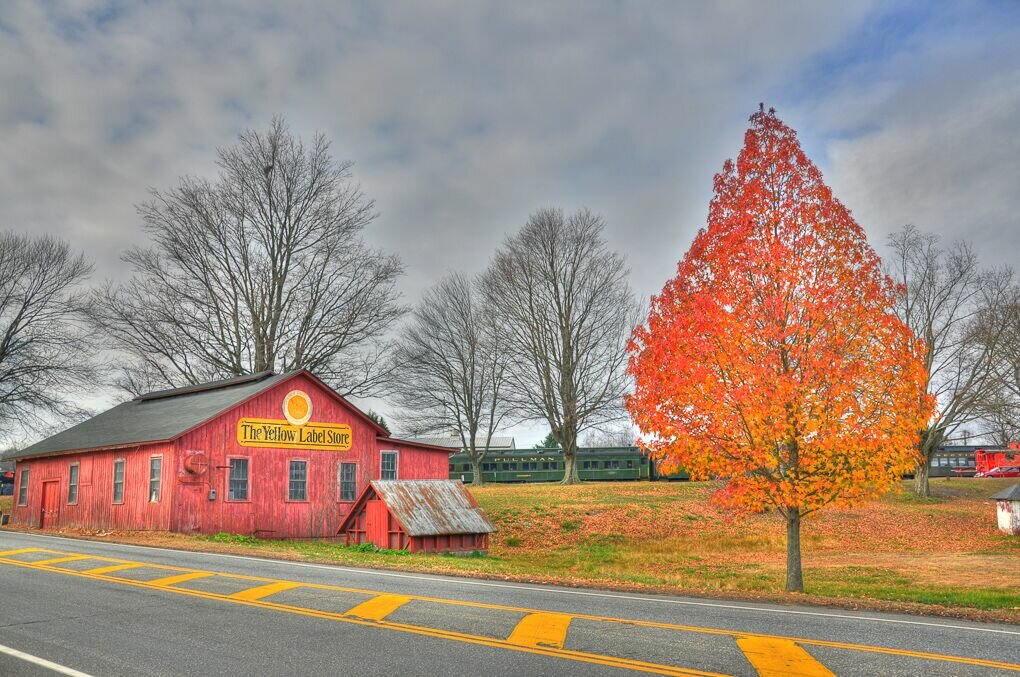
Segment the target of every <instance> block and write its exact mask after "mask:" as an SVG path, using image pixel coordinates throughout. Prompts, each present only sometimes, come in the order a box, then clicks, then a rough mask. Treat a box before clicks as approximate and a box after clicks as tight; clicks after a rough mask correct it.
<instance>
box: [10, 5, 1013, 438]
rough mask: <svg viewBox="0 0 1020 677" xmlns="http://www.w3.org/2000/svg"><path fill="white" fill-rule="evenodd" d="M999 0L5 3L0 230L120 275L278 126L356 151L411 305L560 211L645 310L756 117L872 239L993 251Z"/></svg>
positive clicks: (1000, 213) (1005, 123) (379, 237)
mask: <svg viewBox="0 0 1020 677" xmlns="http://www.w3.org/2000/svg"><path fill="white" fill-rule="evenodd" d="M996 7H998V6H996V5H989V6H985V5H983V4H971V5H967V6H966V7H965V8H962V9H959V10H953V11H950V10H945V9H943V10H940V12H935V11H934V10H932V11H929V10H928V9H927V8H926V4H920V5H914V4H912V3H901V4H893V5H890V4H889V3H879V4H872V3H868V2H848V3H816V2H799V3H797V2H789V3H781V4H779V3H753V2H747V3H737V2H726V3H702V4H694V5H692V4H686V5H683V4H677V3H671V2H662V3H656V2H645V3H615V2H585V3H562V4H553V3H546V2H536V3H527V2H524V3H452V2H451V3H444V2H433V3H417V2H408V3H364V4H361V3H359V4H340V3H335V2H321V3H316V2H304V3H298V4H296V5H293V4H290V3H288V4H286V5H284V4H282V3H264V4H261V5H256V4H255V3H251V2H241V1H237V2H223V3H205V2H174V3H170V2H166V3H126V2H124V3H121V2H79V3H74V4H70V5H59V6H58V5H50V4H43V3H31V2H24V3H4V4H3V5H2V6H0V92H2V94H3V95H2V97H0V138H2V139H3V147H2V148H0V157H2V158H3V160H2V161H0V227H4V228H11V229H17V230H25V231H32V232H40V231H46V232H52V233H56V234H59V235H61V236H63V237H65V238H67V239H69V240H70V241H71V242H72V243H73V244H74V245H75V246H76V247H79V248H82V249H84V250H85V251H86V253H87V254H88V255H89V256H90V257H92V258H93V259H94V260H96V262H97V270H98V273H99V276H110V277H115V278H116V277H120V276H123V275H125V274H126V273H127V272H128V271H126V270H125V268H124V265H123V264H122V263H121V262H120V261H119V258H118V257H119V253H120V251H122V250H123V249H124V248H125V247H127V246H129V245H132V244H137V243H141V242H144V234H143V233H142V232H141V230H140V227H139V219H138V218H137V216H136V214H135V211H134V205H135V204H137V203H139V202H141V201H142V200H144V199H145V198H146V195H147V190H148V189H149V188H150V187H156V188H166V187H168V186H170V185H173V184H174V183H175V182H176V180H177V177H179V176H181V175H183V174H196V175H209V174H211V173H212V172H213V171H214V154H215V148H216V147H217V146H222V145H228V144H230V143H232V142H233V140H234V138H235V137H236V135H237V133H238V132H239V131H241V130H243V129H245V128H248V127H252V126H254V127H264V126H265V125H266V124H267V123H268V121H269V119H270V118H271V116H272V115H273V114H274V113H282V114H283V115H285V116H286V117H287V118H288V119H289V121H290V122H291V124H292V125H293V126H294V128H295V130H296V131H298V132H299V133H301V134H304V135H310V134H311V133H312V132H313V131H316V130H319V131H322V132H324V133H325V134H326V135H327V136H328V137H329V138H331V139H332V140H333V143H334V151H335V153H336V155H337V156H338V157H341V158H347V159H352V160H355V161H356V163H357V164H356V167H355V176H356V178H357V180H358V181H360V182H361V184H362V187H363V189H364V190H365V192H366V193H367V194H368V195H369V196H370V197H372V198H374V199H375V200H376V203H377V207H378V210H379V212H380V217H379V219H378V220H377V221H376V222H375V223H374V224H373V225H372V226H371V227H370V229H369V232H368V233H367V234H366V237H367V239H368V240H369V241H370V242H371V243H372V244H373V245H375V246H378V247H382V248H384V249H387V250H389V251H393V252H396V253H398V254H399V255H400V256H401V257H403V259H404V260H405V262H406V263H407V267H408V275H407V276H406V278H405V279H404V281H403V282H402V288H403V290H404V292H405V294H406V296H407V297H408V298H409V299H411V300H414V299H415V298H417V295H418V293H419V292H420V290H421V289H422V288H424V287H425V286H427V285H429V284H431V283H432V282H434V281H435V280H436V279H437V278H438V277H439V276H440V275H442V274H443V273H445V272H446V271H448V270H464V271H466V272H469V273H472V272H476V271H478V270H480V269H481V268H483V267H484V265H485V263H486V261H487V260H488V257H489V256H490V255H491V253H492V252H493V250H494V248H495V247H496V246H498V244H499V243H500V242H501V241H502V239H503V238H504V237H505V235H506V234H507V233H509V232H512V231H513V230H516V229H517V228H518V227H519V226H520V225H521V224H522V223H523V222H524V221H525V220H526V218H527V217H528V215H529V214H530V213H531V212H533V211H534V210H535V209H537V208H539V207H542V206H548V205H561V206H563V207H564V208H566V209H575V208H577V207H579V206H582V205H587V206H589V207H590V208H592V209H594V210H596V211H599V212H602V213H603V214H604V215H605V216H606V218H607V221H608V223H609V230H608V236H609V238H610V240H611V242H612V243H613V244H614V246H616V247H617V248H619V249H620V250H621V251H623V252H624V253H625V254H627V256H628V258H629V261H630V265H631V267H632V270H633V282H634V285H635V288H636V289H637V290H638V291H639V292H640V293H641V294H642V295H649V294H652V293H654V292H656V291H658V289H660V288H661V286H662V284H663V282H664V281H665V279H666V278H667V277H669V276H670V275H672V273H673V271H674V269H675V265H676V261H677V260H678V259H679V258H680V257H681V256H682V255H683V253H684V251H685V250H686V248H687V246H688V244H689V243H690V240H691V239H692V237H693V235H694V233H695V232H696V230H697V228H698V227H700V226H702V225H703V223H704V220H705V216H706V213H707V205H708V200H709V197H710V191H711V180H712V175H713V173H714V172H716V171H718V169H719V168H720V167H721V165H722V161H723V160H724V159H725V158H727V157H733V156H734V155H735V154H736V152H737V151H738V150H739V147H740V144H741V141H742V134H743V130H744V128H745V125H746V119H747V116H748V115H749V114H750V113H751V112H752V111H753V110H754V109H755V108H756V106H757V103H758V102H759V101H766V102H768V103H769V104H771V105H775V106H776V107H777V108H778V109H779V111H780V114H781V115H783V116H784V117H785V118H786V119H787V121H788V122H791V123H793V124H794V125H795V126H796V127H797V128H798V129H799V130H800V131H801V133H802V136H803V138H804V139H805V142H806V144H807V146H808V148H809V150H810V151H811V152H813V153H816V159H818V160H819V162H820V163H821V164H822V165H823V168H824V169H825V170H826V173H827V177H828V178H829V179H830V180H831V181H832V183H833V186H834V187H835V189H836V191H837V194H838V195H839V196H840V197H841V198H842V199H843V200H844V201H845V202H846V203H847V204H848V205H849V206H850V207H851V208H852V209H854V211H855V213H856V214H857V215H858V216H859V217H860V218H861V221H862V223H863V224H864V225H865V227H866V228H867V229H868V230H869V232H870V233H871V234H872V237H873V239H874V240H881V238H882V236H883V233H884V232H886V231H887V230H888V229H891V228H895V227H898V226H899V225H900V224H901V223H903V222H906V221H911V222H914V223H917V224H918V225H919V226H921V227H923V228H927V229H932V230H938V231H940V232H945V233H947V234H948V235H955V234H969V235H970V236H972V237H974V238H981V241H980V242H979V251H981V252H982V254H984V255H986V256H987V257H988V258H989V259H992V258H995V257H999V259H1004V258H1006V256H1007V254H1001V252H1008V251H1015V250H1016V247H1015V245H1016V244H1017V241H1016V238H1017V237H1018V236H1017V231H1018V230H1020V229H1018V228H1017V224H1016V221H1015V218H1013V217H1012V215H1013V214H1016V213H1017V208H1018V207H1020V205H1018V204H1017V200H1018V198H1017V196H1016V194H1018V193H1020V191H1016V190H1015V185H1016V180H1015V179H1016V177H1017V171H1016V170H1017V164H1016V163H1017V160H1016V158H1017V157H1020V155H1018V153H1017V150H1020V149H1018V148H1017V143H1020V142H1018V138H1020V137H1017V135H1016V134H1015V133H1013V131H1012V129H1010V123H1011V122H1012V120H1011V119H1010V115H1011V112H1013V111H1016V110H1017V109H1018V107H1017V104H1018V101H1017V96H1018V92H1020V87H1018V83H1017V72H1018V71H1017V48H1016V47H1015V46H1013V45H1016V44H1020V40H1017V36H1016V35H1015V27H1016V25H1017V22H1016V21H1015V20H1005V19H1004V17H1003V13H1006V14H1009V10H1008V9H1005V10H1003V9H996ZM1013 18H1015V17H1013V16H1009V17H1006V19H1013ZM954 22H955V23H954ZM957 24H958V25H959V26H960V28H959V29H954V25H957ZM977 29H980V30H979V31H978V30H977ZM1009 245H1014V246H1013V247H1012V248H1011V249H1010V248H1009ZM539 436H540V435H539Z"/></svg>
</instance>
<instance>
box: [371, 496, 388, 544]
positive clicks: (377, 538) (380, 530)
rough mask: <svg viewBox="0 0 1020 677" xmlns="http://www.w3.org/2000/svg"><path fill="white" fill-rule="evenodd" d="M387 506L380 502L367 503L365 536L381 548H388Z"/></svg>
mask: <svg viewBox="0 0 1020 677" xmlns="http://www.w3.org/2000/svg"><path fill="white" fill-rule="evenodd" d="M387 516H388V515H387V512H386V504H385V503H383V502H382V501H380V500H375V501H366V502H365V536H366V538H367V540H368V541H369V542H371V543H375V544H376V546H378V547H380V548H388V547H389V543H388V542H387V538H388V533H387V532H388V531H389V530H388V526H389V525H388V524H387V519H386V518H387Z"/></svg>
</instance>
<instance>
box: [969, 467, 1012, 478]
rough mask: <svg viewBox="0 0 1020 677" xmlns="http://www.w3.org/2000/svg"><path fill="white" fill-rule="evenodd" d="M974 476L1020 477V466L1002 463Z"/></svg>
mask: <svg viewBox="0 0 1020 677" xmlns="http://www.w3.org/2000/svg"><path fill="white" fill-rule="evenodd" d="M974 477H1020V466H1012V465H1000V466H998V467H997V468H992V469H991V470H989V471H987V472H979V473H978V474H976V475H974Z"/></svg>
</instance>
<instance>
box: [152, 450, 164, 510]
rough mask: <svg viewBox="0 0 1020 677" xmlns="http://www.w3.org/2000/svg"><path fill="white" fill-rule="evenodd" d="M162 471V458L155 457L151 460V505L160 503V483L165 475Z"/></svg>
mask: <svg viewBox="0 0 1020 677" xmlns="http://www.w3.org/2000/svg"><path fill="white" fill-rule="evenodd" d="M162 470H163V457H162V456H153V457H152V458H150V459H149V503H158V502H159V483H160V479H161V477H162V474H163V473H162Z"/></svg>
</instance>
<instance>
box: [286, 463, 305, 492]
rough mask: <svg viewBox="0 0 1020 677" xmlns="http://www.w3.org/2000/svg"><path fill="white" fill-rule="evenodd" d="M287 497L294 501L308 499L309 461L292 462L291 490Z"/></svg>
mask: <svg viewBox="0 0 1020 677" xmlns="http://www.w3.org/2000/svg"><path fill="white" fill-rule="evenodd" d="M287 498H289V499H290V500H292V501H307V500H308V461H291V462H290V491H289V492H288V494H287Z"/></svg>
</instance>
